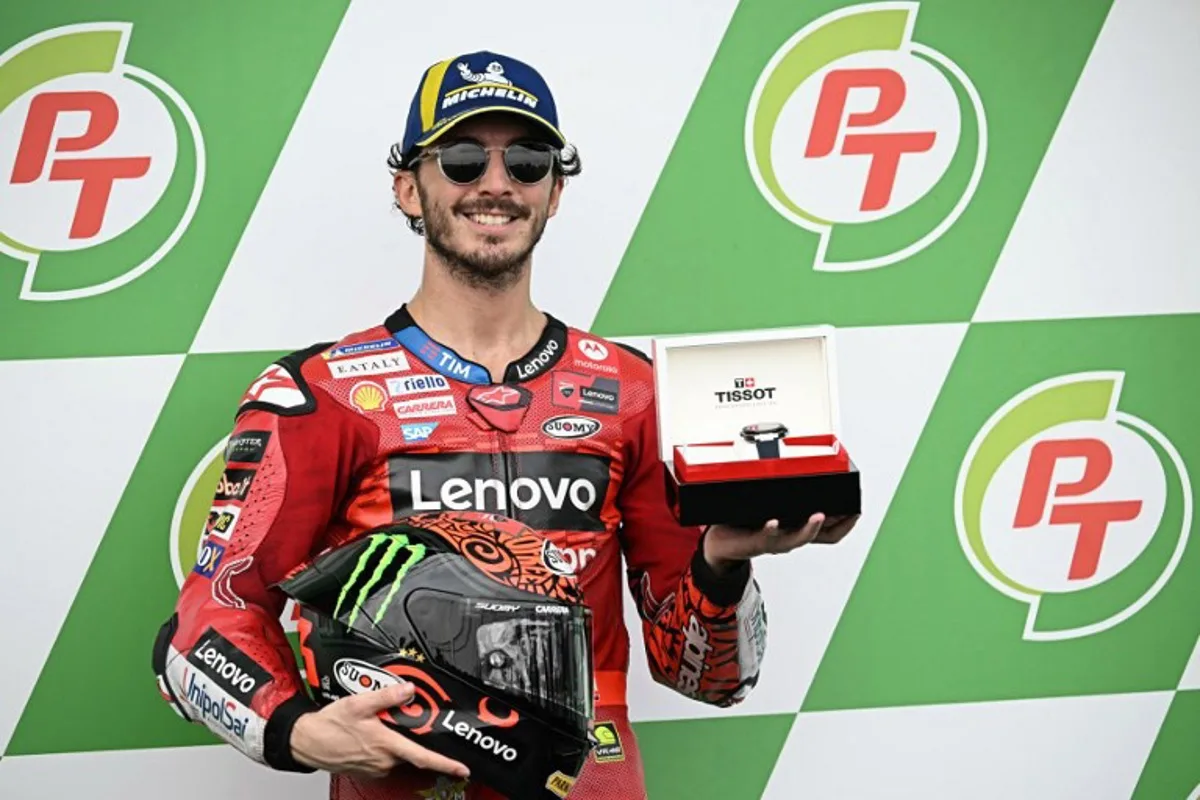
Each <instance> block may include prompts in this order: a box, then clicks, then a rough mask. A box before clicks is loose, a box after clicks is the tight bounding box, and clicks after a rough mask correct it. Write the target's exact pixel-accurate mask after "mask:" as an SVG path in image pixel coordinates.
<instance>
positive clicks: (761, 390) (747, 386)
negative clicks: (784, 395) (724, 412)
mask: <svg viewBox="0 0 1200 800" xmlns="http://www.w3.org/2000/svg"><path fill="white" fill-rule="evenodd" d="M713 394H715V395H716V396H717V403H718V404H721V405H725V404H727V403H748V402H753V401H756V400H759V401H761V400H774V399H775V387H774V386H759V385H758V382H757V381H756V380H755V379H754V378H734V379H733V388H732V389H727V390H725V391H723V392H713Z"/></svg>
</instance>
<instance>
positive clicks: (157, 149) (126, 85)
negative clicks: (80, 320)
mask: <svg viewBox="0 0 1200 800" xmlns="http://www.w3.org/2000/svg"><path fill="white" fill-rule="evenodd" d="M132 35H133V25H132V24H130V23H112V22H105V23H86V24H79V25H68V26H65V27H61V28H54V29H52V30H48V31H43V32H42V33H39V34H37V35H35V36H32V37H30V38H29V39H26V40H25V41H23V42H21V43H19V44H17V45H15V46H14V47H12V48H10V49H9V50H7V51H6V52H4V53H3V54H0V86H3V87H4V90H3V92H2V93H0V210H2V213H0V254H2V255H0V261H3V260H5V259H4V257H7V258H9V259H15V260H17V261H19V262H24V271H25V274H24V279H23V281H22V284H21V291H20V298H21V299H23V300H34V301H48V300H70V299H73V298H80V297H89V296H92V295H98V294H103V293H105V292H109V291H112V290H114V289H117V288H119V287H121V286H124V285H125V284H127V283H129V282H130V281H133V280H135V279H137V278H138V277H140V276H141V275H144V274H145V273H146V272H147V271H149V270H150V269H152V268H153V267H154V266H155V265H156V264H157V263H158V262H160V261H161V260H162V259H163V258H164V257H165V256H166V255H167V253H169V252H170V251H171V249H172V248H173V247H174V246H175V245H176V244H177V243H178V241H179V239H180V238H181V237H182V236H183V233H184V231H185V230H186V229H187V227H188V225H189V223H190V222H191V220H192V217H193V215H194V214H195V211H196V206H197V205H198V203H199V201H200V195H201V191H202V188H203V184H204V172H205V159H204V142H203V138H202V136H201V133H200V126H199V123H198V122H197V120H196V116H195V114H193V113H192V111H191V109H190V108H189V107H188V105H187V103H186V102H185V101H184V99H183V97H181V96H180V94H179V93H178V92H177V91H175V89H173V88H172V87H171V86H170V85H169V84H168V83H167V82H166V81H164V80H163V79H162V78H160V77H158V76H157V75H154V74H153V73H151V72H149V71H147V70H145V69H142V68H140V67H138V66H135V65H133V64H129V63H127V62H126V51H127V48H128V47H129V42H130V39H131V37H132Z"/></svg>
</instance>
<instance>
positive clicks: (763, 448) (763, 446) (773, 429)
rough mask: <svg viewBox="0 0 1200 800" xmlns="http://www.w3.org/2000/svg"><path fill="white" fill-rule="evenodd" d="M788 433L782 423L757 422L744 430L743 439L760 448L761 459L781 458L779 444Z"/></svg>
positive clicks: (759, 455)
mask: <svg viewBox="0 0 1200 800" xmlns="http://www.w3.org/2000/svg"><path fill="white" fill-rule="evenodd" d="M787 432H788V430H787V428H786V427H785V426H784V424H783V423H782V422H755V423H754V424H752V425H747V426H746V427H744V428H742V438H743V439H745V440H746V441H747V442H751V443H753V444H754V446H755V447H757V448H758V457H759V458H779V443H780V441H782V440H783V437H785V436H787Z"/></svg>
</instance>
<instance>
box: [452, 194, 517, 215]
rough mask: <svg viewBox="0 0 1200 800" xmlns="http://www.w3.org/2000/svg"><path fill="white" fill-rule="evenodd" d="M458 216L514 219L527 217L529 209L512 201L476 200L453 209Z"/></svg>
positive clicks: (499, 199) (501, 199) (503, 199)
mask: <svg viewBox="0 0 1200 800" xmlns="http://www.w3.org/2000/svg"><path fill="white" fill-rule="evenodd" d="M454 210H455V211H456V212H458V213H459V214H464V215H465V214H503V215H505V216H509V217H515V218H516V219H525V218H526V217H528V216H529V213H530V211H529V209H528V208H526V207H525V206H522V205H519V204H518V203H516V202H515V201H513V200H509V199H506V198H496V199H495V200H477V201H474V202H470V203H460V204H458V205H457V206H455V207H454Z"/></svg>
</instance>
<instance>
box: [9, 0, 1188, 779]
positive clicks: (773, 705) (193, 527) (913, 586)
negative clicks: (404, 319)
mask: <svg viewBox="0 0 1200 800" xmlns="http://www.w3.org/2000/svg"><path fill="white" fill-rule="evenodd" d="M477 48H490V49H496V50H501V51H505V52H509V53H511V54H513V55H517V56H518V57H523V58H526V59H528V60H531V61H533V62H534V63H536V64H537V65H538V66H539V67H540V68H541V69H542V70H543V71H544V72H545V74H546V75H547V77H548V78H549V80H550V82H551V85H552V87H553V88H554V90H555V92H556V94H557V97H558V102H559V107H560V110H561V114H562V117H563V124H564V126H565V128H566V130H567V132H568V134H569V136H570V137H571V138H572V139H573V140H574V141H575V142H576V143H577V144H578V146H579V147H580V150H581V153H582V156H583V159H584V165H585V169H584V174H583V175H582V176H581V177H580V178H579V179H577V180H575V181H574V182H573V183H572V184H571V185H570V187H569V188H568V191H567V194H566V197H565V202H564V205H563V207H562V211H561V213H560V214H559V216H558V217H557V218H556V219H555V220H553V221H552V223H551V225H550V226H549V229H548V232H547V235H546V238H545V240H544V243H543V244H542V246H541V248H540V250H539V251H538V255H537V257H536V263H535V274H536V278H535V297H536V300H537V301H538V303H539V304H541V305H543V306H545V307H546V308H548V309H550V310H552V311H553V312H554V313H556V314H558V315H559V316H560V317H562V318H564V319H566V320H567V321H568V322H570V323H572V324H575V325H579V326H582V327H587V328H591V329H593V330H595V331H596V332H597V333H600V334H604V335H609V336H614V337H621V338H625V339H627V340H629V341H632V342H635V343H645V341H646V337H648V336H652V335H655V334H661V333H676V332H685V331H692V332H694V331H707V330H721V329H739V328H748V327H768V326H779V325H793V324H807V323H817V322H827V323H832V324H834V325H836V326H837V327H838V337H839V338H838V346H839V371H840V379H839V380H840V385H839V388H840V392H841V398H842V416H843V431H842V433H843V436H844V439H845V440H846V441H847V443H848V445H849V447H850V449H851V452H852V453H854V455H855V457H856V460H857V461H858V462H859V464H860V466H861V468H862V470H863V474H864V482H865V494H866V499H865V502H866V511H865V515H864V517H863V520H862V522H861V524H860V525H859V527H858V528H857V529H856V531H855V532H854V534H853V535H852V536H851V537H850V538H849V539H848V540H846V541H845V542H844V543H842V544H841V545H839V546H837V547H832V548H805V549H804V550H801V551H799V552H798V553H795V554H793V555H791V556H788V557H781V558H775V559H771V560H765V561H762V562H761V563H760V564H759V575H760V580H761V582H762V585H763V589H764V592H765V593H766V597H767V602H768V606H769V609H770V639H769V649H768V656H767V661H766V665H765V667H764V670H763V675H762V682H761V684H760V685H759V687H758V689H757V690H756V692H755V693H754V694H753V696H752V697H751V698H750V699H749V700H748V701H747V702H746V703H745V704H744V705H742V706H740V707H738V708H736V709H733V710H728V711H720V710H715V709H712V708H707V707H704V706H700V705H698V704H695V703H692V702H690V701H687V700H684V699H682V698H680V697H678V696H675V695H673V694H671V693H670V692H669V691H667V690H666V689H662V688H660V687H657V686H655V685H653V684H652V683H651V682H650V680H649V678H648V674H647V671H646V668H645V659H644V657H643V656H642V654H641V651H640V649H639V648H640V642H639V643H638V644H637V645H635V649H634V654H633V668H632V689H631V702H632V704H633V714H634V718H635V720H636V721H637V723H638V732H639V734H640V737H641V740H642V743H643V748H644V751H645V755H646V758H647V762H648V769H649V780H650V786H651V797H654V798H731V799H735V800H740V799H741V798H757V797H768V798H778V799H779V800H784V799H785V798H883V797H889V798H891V797H905V798H933V797H937V798H964V797H971V798H1004V800H1012V799H1013V798H1038V799H1040V798H1047V799H1052V800H1053V799H1057V798H1088V800H1095V799H1096V798H1137V800H1160V799H1161V800H1187V799H1188V798H1191V799H1192V800H1195V798H1197V797H1198V796H1200V648H1198V647H1197V639H1198V636H1200V542H1197V541H1196V539H1197V536H1196V534H1197V529H1196V523H1195V500H1196V497H1195V494H1196V486H1197V484H1196V482H1195V478H1194V476H1195V475H1196V473H1197V472H1200V404H1198V402H1197V399H1196V398H1197V396H1198V395H1200V378H1198V377H1197V366H1198V364H1200V362H1198V359H1197V355H1196V353H1197V350H1198V346H1200V270H1198V261H1197V256H1196V246H1195V242H1196V238H1195V237H1196V230H1197V221H1198V220H1200V151H1198V150H1197V147H1196V144H1195V142H1196V131H1197V130H1198V129H1200V110H1198V109H1200V103H1198V102H1197V98H1198V97H1200V95H1197V90H1196V82H1197V78H1198V77H1200V5H1197V3H1196V2H1195V0H1009V2H995V0H921V2H868V3H863V4H860V5H848V4H845V3H844V2H838V1H837V0H786V1H785V0H742V2H737V0H703V2H700V1H699V0H688V2H684V1H683V0H679V1H678V2H665V0H659V1H658V2H646V1H645V0H607V2H602V3H601V2H596V3H568V4H564V3H550V2H532V1H529V2H524V1H522V0H509V1H508V2H506V3H504V4H502V5H500V6H496V5H494V4H491V3H478V2H474V0H458V2H453V3H447V4H444V5H439V4H422V5H420V6H416V5H413V4H410V3H402V2H400V1H399V0H391V1H387V0H354V1H353V2H348V0H300V1H299V2H297V1H296V0H291V2H285V1H284V0H254V1H253V2H242V3H235V2H217V3H186V4H185V3H179V2H150V0H86V1H85V0H45V2H38V3H9V4H6V6H5V8H4V10H3V11H0V359H3V360H2V361H0V386H2V387H3V391H2V392H0V441H2V442H3V450H4V453H5V458H4V460H3V466H2V467H0V469H2V470H3V473H2V474H3V481H2V485H3V487H4V489H3V507H4V510H5V513H4V515H3V520H4V521H3V528H2V531H3V537H2V539H0V541H2V544H3V551H4V557H3V558H2V559H0V602H2V609H3V619H4V623H3V639H2V641H3V646H2V649H3V655H2V656H0V687H2V689H0V747H2V752H3V757H2V758H0V797H5V798H21V800H26V798H68V797H89V798H111V799H112V800H117V799H118V798H120V799H121V800H129V799H133V800H140V799H141V798H156V797H166V796H169V797H172V798H197V799H199V798H210V797H225V798H245V799H246V800H250V799H251V798H262V797H283V796H288V797H295V798H305V797H308V798H317V797H320V796H322V793H323V786H324V784H323V779H322V778H321V776H293V775H279V774H276V773H271V772H269V771H268V770H266V769H264V768H260V767H258V766H255V765H253V764H251V763H250V762H248V761H246V760H245V759H243V758H242V757H241V756H239V755H237V754H235V753H234V752H233V751H232V750H231V749H229V748H228V747H225V746H223V745H218V744H216V743H215V739H213V738H212V737H210V736H209V735H207V734H206V733H205V732H203V731H201V730H200V729H197V728H192V727H189V726H187V725H185V724H184V723H182V722H181V721H179V720H178V719H177V718H176V717H175V716H174V715H173V714H172V713H171V712H170V711H169V710H168V709H167V707H166V706H165V705H163V704H162V702H161V701H160V700H159V698H158V696H157V694H156V692H155V687H154V684H153V682H152V681H151V676H150V668H149V649H150V643H151V640H152V637H153V634H154V632H155V628H156V626H157V625H158V624H159V622H160V621H161V619H162V618H163V617H164V615H165V614H166V613H167V611H168V609H169V606H170V604H171V601H172V598H173V596H174V594H175V592H176V590H177V586H178V580H179V574H180V571H181V569H182V570H186V568H187V564H188V561H189V559H191V558H193V557H194V553H195V545H196V540H197V538H198V535H199V530H200V520H201V518H202V517H203V513H204V507H205V504H206V502H207V497H206V496H205V494H206V492H208V491H210V490H211V486H212V483H213V480H214V479H215V475H216V472H217V471H218V470H219V469H220V468H221V464H220V460H219V459H220V445H221V442H222V439H223V437H224V436H225V435H226V433H227V431H228V428H229V425H230V423H231V413H232V411H233V409H234V405H235V403H236V400H237V398H238V396H239V394H240V392H241V389H242V388H243V387H244V386H245V385H246V384H247V382H248V381H249V380H251V379H252V378H253V376H254V375H255V374H256V373H257V372H258V371H259V370H260V368H261V367H262V366H263V364H264V363H266V362H267V361H269V360H270V359H272V358H274V357H275V356H276V355H277V354H279V353H281V352H284V351H288V350H292V349H297V348H300V347H304V346H306V345H308V344H310V343H311V342H314V341H317V340H321V339H326V338H336V337H337V336H339V335H340V334H341V333H343V332H345V331H348V330H352V329H355V328H358V327H363V326H365V325H369V324H372V323H373V322H375V321H377V320H380V319H382V318H383V316H384V315H385V314H386V313H387V312H388V311H390V310H391V309H392V308H393V307H394V306H395V305H396V304H397V303H398V302H400V301H402V300H403V299H404V298H406V297H407V296H408V295H409V293H410V292H411V291H412V290H413V289H414V287H415V285H416V281H417V279H418V272H419V263H420V256H421V241H420V240H419V239H418V238H416V237H415V236H413V235H412V234H411V233H409V232H408V231H407V229H405V227H404V224H403V220H402V218H401V217H400V216H399V215H398V214H397V213H396V212H395V211H394V210H393V209H391V207H390V196H389V186H390V182H389V176H388V174H387V172H386V169H385V164H384V158H385V156H386V153H387V148H388V146H389V145H390V144H391V143H392V142H393V141H394V140H395V139H396V138H398V137H399V135H400V131H401V129H402V126H403V118H404V112H405V110H406V108H407V105H408V101H409V97H410V92H411V91H412V90H413V87H414V82H415V81H416V79H417V77H418V76H419V74H420V72H421V70H422V69H423V68H424V67H425V66H426V65H428V64H429V63H431V62H433V61H435V60H439V59H441V58H444V57H447V56H448V55H451V54H453V53H456V52H464V51H469V50H473V49H477ZM627 614H628V617H629V620H630V622H631V623H632V622H633V619H634V618H633V616H632V611H631V610H628V609H627ZM635 641H636V640H635Z"/></svg>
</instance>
